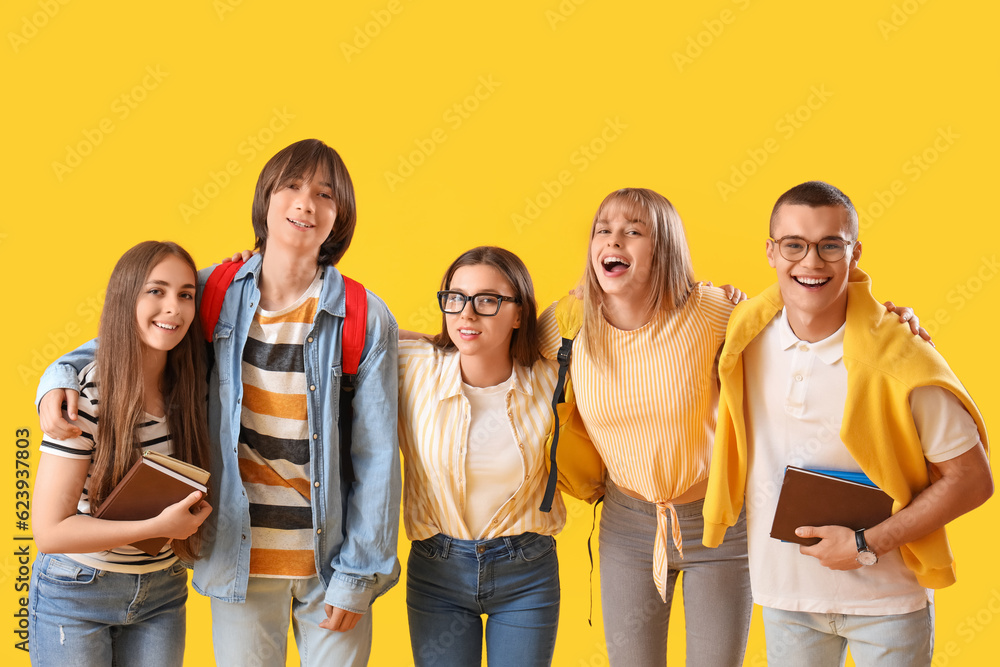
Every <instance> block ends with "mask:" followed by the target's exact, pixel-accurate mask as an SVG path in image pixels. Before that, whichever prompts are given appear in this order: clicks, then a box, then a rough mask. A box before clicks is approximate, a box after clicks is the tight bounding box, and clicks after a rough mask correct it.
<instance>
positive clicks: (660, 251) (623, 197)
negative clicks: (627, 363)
mask: <svg viewBox="0 0 1000 667" xmlns="http://www.w3.org/2000/svg"><path fill="white" fill-rule="evenodd" d="M612 206H619V207H621V210H622V213H623V215H624V216H625V217H626V218H628V219H629V220H642V221H643V222H645V223H646V225H647V227H648V228H649V230H650V233H651V235H652V238H653V257H652V265H651V266H650V286H649V292H648V293H647V294H646V304H647V306H648V308H649V312H650V313H654V314H655V313H657V312H659V311H660V310H668V309H671V308H679V307H680V306H682V305H684V303H685V302H686V301H687V298H688V296H689V295H690V294H691V290H692V289H693V288H694V284H695V278H694V265H693V263H692V261H691V250H690V249H689V248H688V244H687V237H686V236H685V234H684V223H683V222H681V216H680V214H678V213H677V209H675V208H674V205H673V204H671V203H670V201H669V200H668V199H667V198H666V197H664V196H663V195H661V194H659V193H658V192H654V191H653V190H649V189H647V188H622V189H621V190H615V191H614V192H612V193H611V194H609V195H608V196H607V197H605V198H604V201H602V202H601V205H600V206H599V207H598V208H597V213H595V214H594V221H593V222H592V223H591V225H590V238H591V240H593V238H594V230H595V229H597V223H598V222H599V221H600V220H601V219H603V217H604V215H605V213H606V211H607V210H608V209H609V208H610V207H612ZM603 303H604V290H603V289H601V284H600V283H599V282H598V281H597V273H595V271H594V265H593V262H592V261H591V258H590V246H589V245H588V246H587V268H586V270H585V271H584V275H583V312H584V316H583V328H582V329H581V331H580V337H582V338H583V344H584V346H585V347H586V348H587V353H588V354H589V355H590V357H591V358H592V359H594V360H596V361H597V364H598V366H599V367H601V368H604V367H605V362H606V361H607V354H606V351H605V350H604V349H603V346H602V345H601V342H600V340H599V339H598V337H597V336H596V335H593V336H591V335H588V334H589V332H592V331H597V326H598V324H599V322H600V318H601V317H603V316H602V315H601V305H602V304H603Z"/></svg>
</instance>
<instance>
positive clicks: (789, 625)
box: [764, 605, 934, 667]
mask: <svg viewBox="0 0 1000 667" xmlns="http://www.w3.org/2000/svg"><path fill="white" fill-rule="evenodd" d="M764 637H765V639H766V641H767V664H768V665H769V666H770V667H799V666H800V665H809V666H810V667H841V666H842V665H843V664H844V662H845V660H846V659H847V649H848V647H850V649H851V657H852V658H854V664H855V665H857V666H858V667H873V666H875V665H877V666H878V667H929V665H930V664H931V656H932V654H933V653H934V606H933V605H928V606H927V607H925V608H924V609H920V610H918V611H915V612H912V613H910V614H896V615H889V616H857V615H851V614H813V613H809V612H804V611H784V610H782V609H772V608H770V607H764Z"/></svg>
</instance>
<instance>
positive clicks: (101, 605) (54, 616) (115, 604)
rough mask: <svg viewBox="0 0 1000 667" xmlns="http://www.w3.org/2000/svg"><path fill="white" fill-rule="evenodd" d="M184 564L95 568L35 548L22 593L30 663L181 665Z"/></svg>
mask: <svg viewBox="0 0 1000 667" xmlns="http://www.w3.org/2000/svg"><path fill="white" fill-rule="evenodd" d="M187 593H188V590H187V571H186V570H185V568H184V566H183V565H181V564H180V563H175V564H174V565H172V566H170V567H167V568H165V569H162V570H157V571H155V572H149V573H147V574H123V573H121V572H108V571H106V570H95V569H94V568H91V567H87V566H85V565H81V564H79V563H77V562H76V561H74V560H71V559H69V558H67V557H66V556H63V555H61V554H43V553H39V554H38V557H37V558H36V559H35V563H34V565H33V566H32V568H31V589H30V592H29V594H28V600H29V602H28V605H29V618H28V632H29V637H30V643H29V651H30V655H31V664H33V665H59V667H69V666H80V667H83V666H84V665H102V666H106V665H111V664H116V665H163V666H169V665H180V664H181V663H182V662H183V660H184V619H185V606H184V605H185V602H187Z"/></svg>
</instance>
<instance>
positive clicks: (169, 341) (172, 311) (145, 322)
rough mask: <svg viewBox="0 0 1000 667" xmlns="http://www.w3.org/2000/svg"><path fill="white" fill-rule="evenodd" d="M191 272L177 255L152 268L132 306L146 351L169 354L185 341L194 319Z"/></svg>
mask: <svg viewBox="0 0 1000 667" xmlns="http://www.w3.org/2000/svg"><path fill="white" fill-rule="evenodd" d="M195 283H196V278H195V275H194V271H192V270H191V267H190V266H188V264H187V262H185V261H184V260H183V259H181V258H180V257H178V256H177V255H167V256H166V257H164V258H163V259H162V260H161V261H160V263H159V264H157V265H156V266H154V267H153V270H152V271H150V272H149V276H148V277H147V278H146V283H145V285H143V288H142V291H141V292H140V293H139V298H138V299H136V303H135V316H136V322H137V323H138V326H139V337H140V339H141V340H142V342H143V343H144V344H145V346H146V349H148V350H155V351H159V352H168V351H170V350H172V349H173V348H174V347H175V346H176V345H177V344H178V343H180V342H181V341H182V340H183V339H184V335H185V334H186V333H187V330H188V327H190V326H191V322H192V320H194V316H195V305H194V298H195V290H196V287H195Z"/></svg>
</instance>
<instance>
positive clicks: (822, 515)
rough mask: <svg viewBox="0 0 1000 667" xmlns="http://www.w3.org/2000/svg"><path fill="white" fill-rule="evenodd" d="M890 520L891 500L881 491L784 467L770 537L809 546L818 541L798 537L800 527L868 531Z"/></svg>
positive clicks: (853, 482)
mask: <svg viewBox="0 0 1000 667" xmlns="http://www.w3.org/2000/svg"><path fill="white" fill-rule="evenodd" d="M890 516H892V498H890V497H889V496H888V495H887V494H886V493H885V492H884V491H882V490H881V489H879V488H877V487H874V486H869V485H867V484H862V483H860V482H855V481H851V480H848V479H844V478H841V477H836V476H834V475H828V474H825V473H822V472H817V471H815V470H806V469H804V468H796V467H795V466H787V467H786V468H785V480H784V481H783V482H782V484H781V494H780V495H779V496H778V506H777V508H775V510H774V523H773V524H772V525H771V537H773V538H775V539H777V540H782V541H785V542H795V543H796V544H802V545H805V546H812V545H814V544H816V543H818V542H819V538H818V537H808V538H806V537H798V536H797V535H796V534H795V529H796V528H798V527H799V526H846V527H848V528H850V529H851V530H859V529H861V528H871V527H872V526H875V525H877V524H879V523H882V522H883V521H885V520H886V519H888V518H889V517H890Z"/></svg>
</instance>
